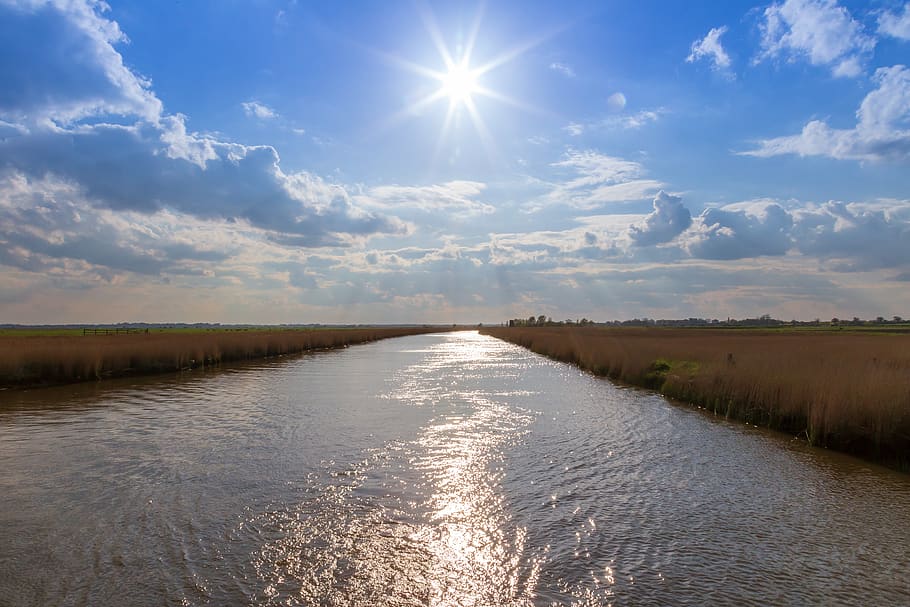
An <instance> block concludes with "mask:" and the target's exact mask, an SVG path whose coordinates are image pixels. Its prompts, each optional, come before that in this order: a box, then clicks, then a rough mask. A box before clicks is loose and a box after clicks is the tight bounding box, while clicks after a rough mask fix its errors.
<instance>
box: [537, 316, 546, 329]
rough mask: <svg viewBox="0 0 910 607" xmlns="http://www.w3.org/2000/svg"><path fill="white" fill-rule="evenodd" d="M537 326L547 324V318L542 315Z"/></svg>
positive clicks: (538, 318)
mask: <svg viewBox="0 0 910 607" xmlns="http://www.w3.org/2000/svg"><path fill="white" fill-rule="evenodd" d="M537 324H538V325H540V326H541V327H542V326H544V325H546V324H547V317H546V316H544V315H543V314H541V315H540V316H538V317H537Z"/></svg>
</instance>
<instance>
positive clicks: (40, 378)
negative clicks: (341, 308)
mask: <svg viewBox="0 0 910 607" xmlns="http://www.w3.org/2000/svg"><path fill="white" fill-rule="evenodd" d="M438 330H439V329H438V328H423V327H366V328H350V329H316V330H262V331H243V332H229V331H216V332H212V333H168V332H164V333H149V334H139V335H116V336H114V335H111V336H75V335H69V336H29V337H19V336H0V386H3V387H26V386H36V385H51V384H61V383H69V382H77V381H88V380H95V379H102V378H106V377H118V376H123V375H128V374H145V373H160V372H169V371H179V370H184V369H190V368H196V367H205V366H209V365H217V364H219V363H222V362H229V361H238V360H248V359H254V358H263V357H268V356H279V355H284V354H293V353H296V352H304V351H307V350H319V349H328V348H340V347H344V346H347V345H350V344H359V343H365V342H369V341H375V340H378V339H384V338H387V337H399V336H403V335H414V334H418V333H428V332H430V331H438Z"/></svg>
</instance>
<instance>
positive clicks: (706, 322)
mask: <svg viewBox="0 0 910 607" xmlns="http://www.w3.org/2000/svg"><path fill="white" fill-rule="evenodd" d="M905 322H907V321H906V320H905V319H904V318H903V317H901V316H892V317H891V319H890V320H889V319H887V318H885V317H884V316H878V317H876V318H875V319H874V320H863V319H861V318H859V317H858V316H854V317H853V318H852V319H851V320H845V319H840V318H837V317H835V318H832V319H831V320H830V321H822V320H821V319H818V318H816V319H815V320H779V319H777V318H772V317H771V315H770V314H764V315H762V316H759V317H758V318H742V319H736V318H727V319H726V320H718V319H717V318H711V319H708V318H694V317H693V318H681V319H654V318H633V319H632V320H608V321H604V322H595V321H593V320H588V319H587V318H581V319H576V320H572V319H566V320H553V319H552V318H551V317H549V316H545V315H543V314H541V315H540V316H529V317H527V318H513V319H510V320H509V322H508V325H509V326H510V327H560V326H566V325H575V326H587V325H599V326H604V327H818V326H822V325H830V326H875V325H899V324H904V323H905Z"/></svg>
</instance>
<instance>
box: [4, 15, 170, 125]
mask: <svg viewBox="0 0 910 607" xmlns="http://www.w3.org/2000/svg"><path fill="white" fill-rule="evenodd" d="M107 10H108V7H107V5H106V4H104V3H102V2H78V1H74V2H65V1H63V0H58V1H56V2H38V1H34V2H25V1H22V2H16V1H13V2H4V3H2V4H0V19H2V20H3V21H4V35H3V36H0V56H3V57H6V58H8V59H9V60H7V61H3V62H2V63H0V82H2V83H3V87H2V88H3V91H4V92H2V93H0V119H3V120H6V121H9V122H11V123H14V124H23V123H29V124H42V123H45V122H49V121H52V122H57V123H63V124H67V123H71V122H73V121H77V120H82V119H85V118H88V117H98V116H106V115H120V116H124V115H134V116H138V117H140V118H142V119H144V120H148V121H152V122H154V121H156V120H157V119H158V116H159V115H160V114H161V111H162V104H161V101H160V100H159V99H158V98H157V97H156V96H155V94H154V93H153V92H152V91H151V89H150V87H151V82H149V81H148V80H147V79H145V78H142V77H141V76H139V75H137V74H135V73H134V72H132V71H130V70H129V69H128V68H127V67H126V66H124V64H123V58H122V57H121V56H120V53H118V52H117V50H116V49H115V48H114V45H115V44H125V43H126V42H128V40H127V38H126V36H125V35H124V34H123V32H121V31H120V28H119V27H118V25H117V23H115V22H114V21H110V20H109V19H106V18H104V17H103V16H102V15H103V13H104V12H105V11H107ZM36 22H40V23H41V27H42V29H43V30H44V31H46V32H47V34H46V35H47V36H48V40H46V41H43V42H37V41H36V40H34V39H33V38H32V36H31V34H30V32H32V31H33V27H32V26H33V25H34V23H36ZM26 57H27V58H28V60H27V61H24V60H20V58H26Z"/></svg>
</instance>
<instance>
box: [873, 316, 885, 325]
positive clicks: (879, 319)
mask: <svg viewBox="0 0 910 607" xmlns="http://www.w3.org/2000/svg"><path fill="white" fill-rule="evenodd" d="M875 322H877V323H878V324H882V323H883V322H885V317H884V316H876V317H875Z"/></svg>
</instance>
